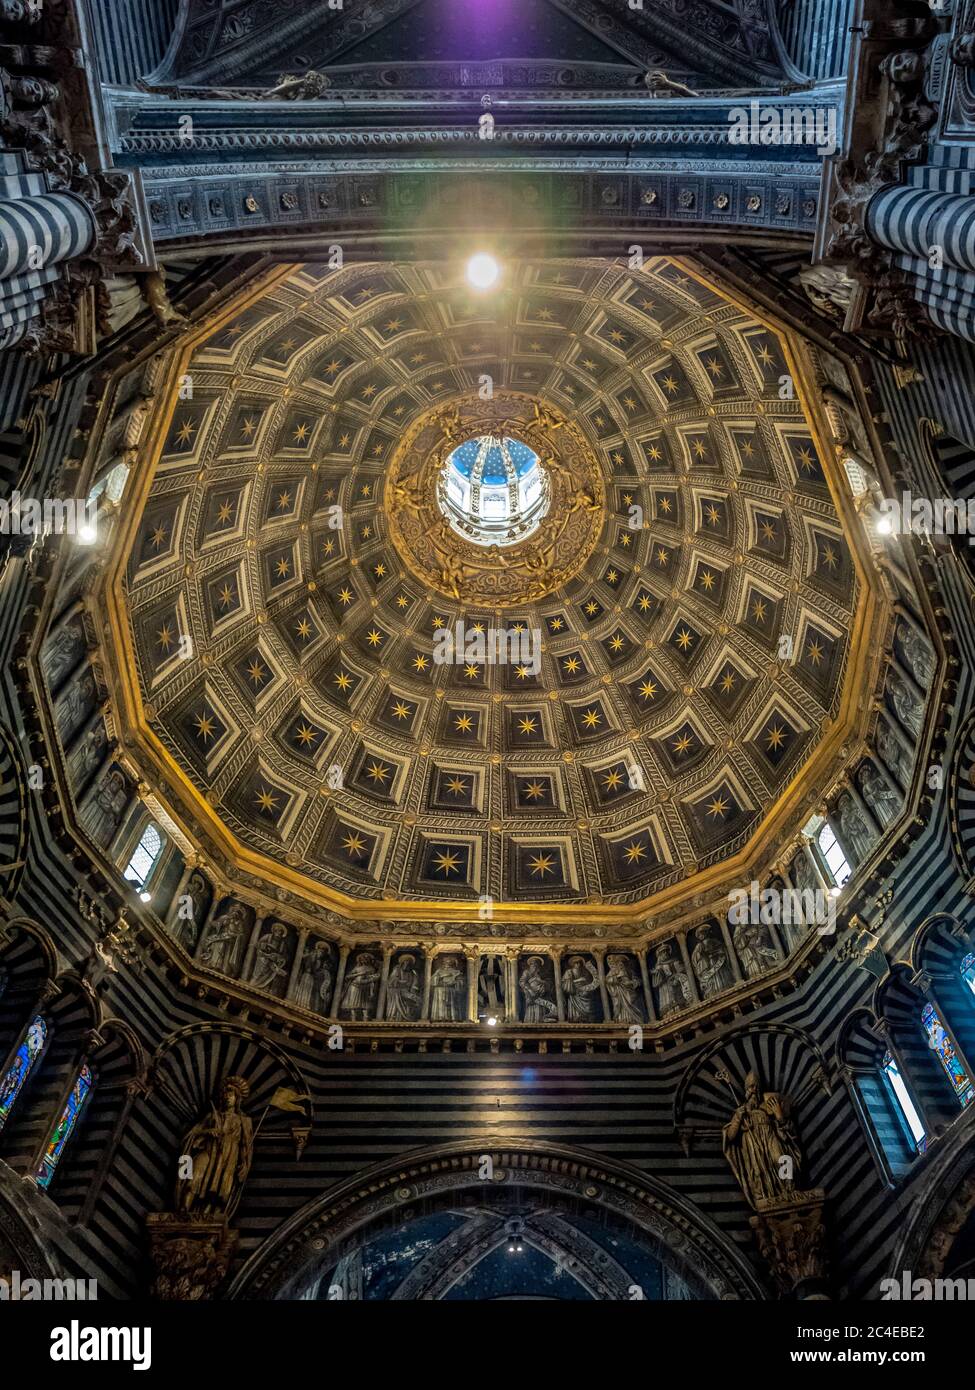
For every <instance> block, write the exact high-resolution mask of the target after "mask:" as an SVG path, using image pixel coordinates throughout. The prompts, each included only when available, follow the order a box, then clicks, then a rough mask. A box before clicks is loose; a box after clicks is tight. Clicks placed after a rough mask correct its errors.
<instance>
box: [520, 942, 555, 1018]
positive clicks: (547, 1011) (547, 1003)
mask: <svg viewBox="0 0 975 1390" xmlns="http://www.w3.org/2000/svg"><path fill="white" fill-rule="evenodd" d="M542 967H543V961H542V958H541V956H529V957H528V962H527V964H526V966H525V968H524V970H523V971H522V972H521V980H520V984H521V993H522V998H523V999H524V1001H525V1017H524V1022H525V1023H550V1022H551V1021H552V1019H554V1018H558V1013H559V1011H558V1009H557V1008H556V1007H555V1001H554V1000H553V999H552V997H551V994H550V986H549V983H548V981H547V980H546V978H545V972H544V970H543V968H542Z"/></svg>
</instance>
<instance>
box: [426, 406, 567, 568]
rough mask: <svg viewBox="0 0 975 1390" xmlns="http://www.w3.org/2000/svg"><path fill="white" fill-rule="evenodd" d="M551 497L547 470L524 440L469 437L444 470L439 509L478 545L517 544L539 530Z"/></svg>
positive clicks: (453, 453)
mask: <svg viewBox="0 0 975 1390" xmlns="http://www.w3.org/2000/svg"><path fill="white" fill-rule="evenodd" d="M550 497H551V491H550V484H549V477H548V473H547V472H546V471H545V468H544V467H543V465H542V462H541V460H540V459H539V457H538V455H537V454H536V453H535V451H534V449H530V448H529V447H528V445H527V444H525V443H523V442H522V441H521V440H520V439H512V438H511V437H510V436H509V435H506V434H482V435H480V436H478V437H477V438H476V439H466V440H465V441H464V443H463V444H458V446H457V448H456V449H454V450H453V451H452V452H451V453H450V454H449V455H448V457H447V461H446V463H445V464H444V466H443V468H442V469H441V471H440V482H439V486H438V488H437V501H438V502H439V504H440V510H441V511H442V512H443V514H444V516H445V517H446V518H447V520H448V521H449V522H450V524H451V525H452V526H453V528H454V530H455V531H456V532H457V533H458V534H459V535H461V536H463V537H464V538H465V540H469V541H473V542H474V544H475V545H515V544H516V543H517V542H518V541H523V540H525V539H527V537H528V536H530V535H532V534H533V533H534V532H535V531H537V530H538V528H539V526H540V525H541V521H542V518H543V517H544V516H545V513H546V512H547V511H548V507H549V501H550Z"/></svg>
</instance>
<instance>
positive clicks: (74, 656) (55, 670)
mask: <svg viewBox="0 0 975 1390" xmlns="http://www.w3.org/2000/svg"><path fill="white" fill-rule="evenodd" d="M84 645H85V642H84V637H83V635H82V633H81V631H80V630H79V629H78V628H77V627H76V626H73V625H69V626H67V627H63V628H61V630H60V632H58V633H57V634H56V636H55V637H53V638H52V640H51V641H50V643H49V644H48V646H47V649H46V651H45V653H44V671H45V674H46V676H47V684H48V688H49V689H50V690H56V689H57V688H58V686H59V685H60V684H61V682H62V681H63V680H64V678H65V676H66V675H67V674H68V672H69V671H70V670H71V669H72V668H73V667H74V666H75V665H77V663H78V661H79V659H80V657H81V653H82V650H83V648H84Z"/></svg>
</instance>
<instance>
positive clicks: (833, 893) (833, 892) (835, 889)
mask: <svg viewBox="0 0 975 1390" xmlns="http://www.w3.org/2000/svg"><path fill="white" fill-rule="evenodd" d="M842 891H843V889H842V888H841V887H840V886H839V884H838V883H834V884H833V886H832V888H831V889H830V890H829V895H830V897H831V898H838V897H839V896H840V894H841V893H842Z"/></svg>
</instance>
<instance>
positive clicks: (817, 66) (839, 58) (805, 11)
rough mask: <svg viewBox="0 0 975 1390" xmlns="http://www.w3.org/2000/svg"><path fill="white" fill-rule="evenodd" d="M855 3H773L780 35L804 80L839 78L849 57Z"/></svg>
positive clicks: (798, 0) (797, 0) (791, 0)
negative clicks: (806, 78) (803, 75)
mask: <svg viewBox="0 0 975 1390" xmlns="http://www.w3.org/2000/svg"><path fill="white" fill-rule="evenodd" d="M855 5H856V0H775V4H774V8H775V11H776V17H777V22H778V26H779V33H780V34H781V36H782V41H783V45H784V47H785V50H786V52H787V53H788V55H789V57H790V58H791V60H792V62H793V63H794V64H795V66H796V67H797V68H798V69H799V71H800V72H802V73H805V75H806V76H807V77H819V78H822V77H840V76H842V75H843V74H844V73H845V72H846V67H847V63H848V61H849V56H850V32H849V30H850V24H851V23H852V20H853V13H854V8H855Z"/></svg>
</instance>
